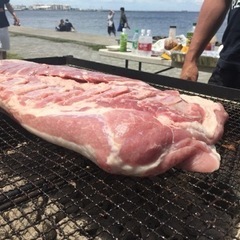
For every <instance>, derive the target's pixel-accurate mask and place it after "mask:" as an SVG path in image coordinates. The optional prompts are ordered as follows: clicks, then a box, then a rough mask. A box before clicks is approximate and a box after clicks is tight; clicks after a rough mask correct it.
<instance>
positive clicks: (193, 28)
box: [187, 23, 196, 45]
mask: <svg viewBox="0 0 240 240" xmlns="http://www.w3.org/2000/svg"><path fill="white" fill-rule="evenodd" d="M195 28H196V23H193V24H192V28H191V30H189V31H188V32H187V39H188V44H187V45H189V44H190V43H191V40H192V37H193V33H194V31H195Z"/></svg>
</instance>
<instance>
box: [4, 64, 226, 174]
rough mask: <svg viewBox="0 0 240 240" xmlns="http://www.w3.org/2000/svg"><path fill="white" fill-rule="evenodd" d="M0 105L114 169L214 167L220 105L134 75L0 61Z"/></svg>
mask: <svg viewBox="0 0 240 240" xmlns="http://www.w3.org/2000/svg"><path fill="white" fill-rule="evenodd" d="M0 76H1V77H0V107H2V108H3V109H4V110H6V111H7V112H8V113H9V114H10V115H12V116H13V117H14V118H15V119H16V120H17V121H18V122H19V123H20V124H21V125H22V126H23V127H24V128H26V129H28V130H29V131H30V132H32V133H34V134H36V135H38V136H40V137H42V138H43V139H45V140H47V141H49V142H52V143H54V144H57V145H60V146H64V147H66V148H69V149H72V150H74V151H76V152H79V153H80V154H82V155H84V156H86V157H87V158H88V159H90V160H91V161H93V162H94V163H96V164H97V165H98V166H99V167H100V168H102V169H103V170H105V171H107V172H109V173H113V174H124V175H132V176H141V177H143V176H153V175H158V174H161V173H164V172H165V171H167V170H168V169H170V168H172V167H176V168H181V169H184V170H189V171H196V172H212V171H215V170H217V169H218V168H219V164H220V156H219V154H218V153H217V152H216V149H215V147H214V144H215V143H216V142H217V141H218V140H219V139H220V138H221V136H222V134H223V131H224V124H225V122H226V121H227V119H228V114H227V113H226V111H225V110H224V108H223V106H222V105H221V104H220V103H215V102H213V101H210V100H206V99H204V98H201V97H196V96H188V95H182V94H180V93H179V92H178V91H173V90H166V91H161V90H158V89H155V88H154V87H151V86H150V85H148V84H147V83H144V82H142V81H139V80H134V79H129V78H124V77H119V76H114V75H109V74H103V73H98V72H92V71H87V70H82V69H76V68H72V67H69V66H51V65H46V64H37V63H33V62H27V61H21V60H2V61H1V62H0Z"/></svg>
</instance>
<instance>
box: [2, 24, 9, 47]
mask: <svg viewBox="0 0 240 240" xmlns="http://www.w3.org/2000/svg"><path fill="white" fill-rule="evenodd" d="M9 49H10V39H9V34H8V27H4V28H0V51H8V50H9Z"/></svg>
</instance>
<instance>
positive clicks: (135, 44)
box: [132, 29, 139, 54]
mask: <svg viewBox="0 0 240 240" xmlns="http://www.w3.org/2000/svg"><path fill="white" fill-rule="evenodd" d="M138 39H139V31H138V29H136V30H135V31H134V34H133V38H132V52H133V53H134V54H137V52H138Z"/></svg>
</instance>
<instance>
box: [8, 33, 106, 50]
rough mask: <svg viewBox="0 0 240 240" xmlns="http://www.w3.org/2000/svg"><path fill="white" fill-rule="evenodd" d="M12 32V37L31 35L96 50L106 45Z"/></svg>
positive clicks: (31, 36)
mask: <svg viewBox="0 0 240 240" xmlns="http://www.w3.org/2000/svg"><path fill="white" fill-rule="evenodd" d="M10 34H11V36H12V37H18V36H26V37H30V38H38V39H43V40H47V41H51V42H58V43H72V44H77V45H81V46H86V47H89V48H91V49H92V50H94V51H98V50H99V49H102V48H105V45H99V44H91V43H86V42H79V41H74V40H67V39H60V38H52V37H45V36H33V35H29V34H18V33H10Z"/></svg>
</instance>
